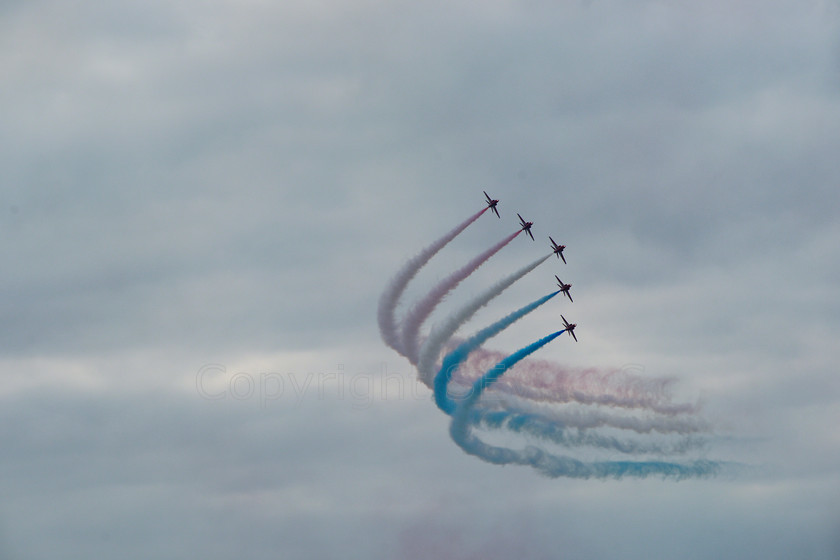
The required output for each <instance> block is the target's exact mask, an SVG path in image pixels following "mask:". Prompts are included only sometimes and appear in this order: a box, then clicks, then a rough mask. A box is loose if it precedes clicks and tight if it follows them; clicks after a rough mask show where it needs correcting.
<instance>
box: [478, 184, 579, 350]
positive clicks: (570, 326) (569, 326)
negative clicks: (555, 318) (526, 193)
mask: <svg viewBox="0 0 840 560" xmlns="http://www.w3.org/2000/svg"><path fill="white" fill-rule="evenodd" d="M482 192H484V198H485V199H486V200H485V202H486V203H487V207H488V208H490V209H491V210H493V212H494V213H495V214H496V217H498V218H501V216H499V210H498V209H497V208H496V205H497V204H499V200H498V199H494V198H490V195H489V194H487V191H482ZM516 215H517V216H519V225H520V226H522V229H521V230H520V231H524V232H525V233H527V234H528V236H529V237H530V238H531V240H532V241H533V240H534V234H533V233H531V226H533V225H534V222H526V221H525V219H524V218H523V217H522V216H521V215H519V214H516ZM548 240H549V241H551V250H552V251H554V254H555V255H557V257H558V258H560V259H563V264H566V257H565V256H563V250H564V249H565V248H566V246H565V245H559V244H558V243H557V242H556V241H554V238H552V237H551V236H550V235H549V236H548ZM554 277H555V278H556V279H557V285H558V286H559V287H560V291H561V292H563V293H564V294H565V295H566V297H568V298H569V301H571V302H574V300H573V299H572V294H571V293H570V292H569V290H570V289H571V288H572V285H571V284H564V283H563V281H562V280H560V277H559V276H557V275H556V274H555V275H554ZM560 318H561V319H563V326H564V327H565V329H566V332H568V333H569V335H570V336H571V337H572V338H574V339H575V342H577V336H575V327H576V326H577V324H575V323H569V322H568V321H567V320H566V318H565V317H563V315H560Z"/></svg>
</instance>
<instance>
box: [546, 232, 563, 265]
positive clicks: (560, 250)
mask: <svg viewBox="0 0 840 560" xmlns="http://www.w3.org/2000/svg"><path fill="white" fill-rule="evenodd" d="M548 239H549V241H551V248H552V249H553V250H554V254H555V255H557V256H558V257H559V258H561V259H563V264H566V257H564V256H563V249H565V248H566V246H565V245H558V244H557V243H555V242H554V239H552V238H551V236H550V235H549V236H548Z"/></svg>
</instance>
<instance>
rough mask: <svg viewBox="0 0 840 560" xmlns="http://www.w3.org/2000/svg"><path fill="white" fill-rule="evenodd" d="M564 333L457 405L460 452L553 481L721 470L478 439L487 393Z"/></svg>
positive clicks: (704, 464)
mask: <svg viewBox="0 0 840 560" xmlns="http://www.w3.org/2000/svg"><path fill="white" fill-rule="evenodd" d="M564 332H565V330H561V331H557V332H555V333H552V334H550V335H548V336H546V337H544V338H541V339H540V340H538V341H536V342H534V343H532V344H530V345H528V346H526V347H524V348H522V349H520V350H518V351H516V352H514V353H513V354H511V355H510V356H508V357H507V358H505V359H503V360H502V361H500V362H499V363H498V364H496V366H495V367H493V368H492V369H490V371H488V372H487V373H485V374H484V375H483V376H482V377H481V378H479V379H478V380H476V381H475V383H473V386H472V390H471V391H470V392H469V394H468V395H467V396H466V398H464V399H463V400H462V401H461V402H459V403H458V406H457V407H456V409H455V412H454V414H453V415H452V423H451V424H450V427H449V433H450V435H451V436H452V439H453V441H455V443H456V444H458V446H459V447H460V448H461V449H463V450H464V451H465V452H466V453H469V454H470V455H475V456H477V457H479V458H481V459H483V460H485V461H488V462H490V463H495V464H501V465H505V464H519V465H529V466H531V467H533V468H535V469H537V470H538V471H540V472H541V473H543V474H545V475H547V476H550V477H560V476H567V477H572V478H592V477H596V478H607V477H613V478H621V477H623V476H635V477H640V478H642V477H647V476H651V475H659V476H662V477H671V478H676V479H683V478H688V477H700V476H710V475H713V474H716V473H717V472H718V471H719V470H720V464H719V463H717V462H714V461H708V460H696V461H693V462H689V463H685V464H683V463H674V462H668V461H597V462H590V463H587V462H584V461H580V460H577V459H573V458H571V457H567V456H561V455H553V454H551V453H547V452H546V451H543V450H542V449H539V448H537V447H533V446H529V447H526V448H524V449H522V450H514V449H510V448H507V447H498V446H494V445H489V444H487V443H485V442H483V441H482V440H480V439H479V438H477V437H476V436H475V435H474V434H473V433H472V431H471V429H470V427H471V422H470V416H471V412H472V410H473V407H474V406H475V405H476V403H477V402H478V400H479V399H480V398H481V395H482V394H483V393H484V391H485V390H486V389H488V388H489V387H491V386H492V385H493V383H495V382H496V381H497V380H498V379H499V378H500V377H502V375H504V373H505V372H506V371H507V370H508V369H510V368H511V367H513V365H514V364H516V363H517V362H518V361H520V360H522V359H523V358H525V357H527V356H528V355H529V354H531V353H533V352H536V351H537V350H539V349H540V348H542V347H543V346H545V345H546V344H548V343H549V342H551V341H552V340H554V339H555V338H557V337H558V336H560V335H561V334H563V333H564Z"/></svg>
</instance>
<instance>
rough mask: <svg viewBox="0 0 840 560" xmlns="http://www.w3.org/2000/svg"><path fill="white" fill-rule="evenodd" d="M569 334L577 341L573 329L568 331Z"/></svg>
mask: <svg viewBox="0 0 840 560" xmlns="http://www.w3.org/2000/svg"><path fill="white" fill-rule="evenodd" d="M569 334H570V335H572V338H574V339H575V342H577V341H578V339H577V337H576V336H575V331H569Z"/></svg>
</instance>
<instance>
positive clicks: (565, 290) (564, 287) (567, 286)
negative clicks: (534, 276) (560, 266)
mask: <svg viewBox="0 0 840 560" xmlns="http://www.w3.org/2000/svg"><path fill="white" fill-rule="evenodd" d="M554 277H555V278H557V285H558V286H560V291H561V292H563V293H564V294H566V296H567V297H568V298H569V301H572V302H573V301H575V300H573V299H572V294H570V293H569V290H570V289H571V287H572V285H571V284H564V283H563V281H562V280H560V278H559V277H558V276H557V275H556V274H555V275H554Z"/></svg>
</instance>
